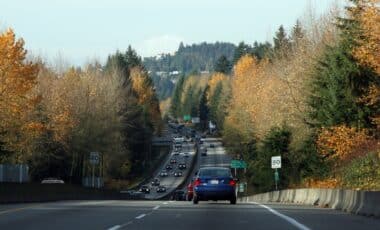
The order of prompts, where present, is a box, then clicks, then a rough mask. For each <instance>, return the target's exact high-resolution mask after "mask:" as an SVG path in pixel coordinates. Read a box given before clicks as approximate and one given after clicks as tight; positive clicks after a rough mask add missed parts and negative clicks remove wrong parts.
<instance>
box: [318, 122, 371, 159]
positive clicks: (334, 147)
mask: <svg viewBox="0 0 380 230" xmlns="http://www.w3.org/2000/svg"><path fill="white" fill-rule="evenodd" d="M371 141H372V139H371V137H370V136H369V135H368V134H367V130H365V129H363V130H357V129H356V128H352V127H348V126H346V125H339V126H334V127H330V128H322V130H321V132H320V133H319V135H318V138H317V145H318V148H319V152H320V153H321V154H322V155H323V156H324V157H326V158H328V159H332V160H338V161H337V162H340V161H343V162H344V161H347V160H350V159H352V158H354V157H357V156H358V154H360V153H361V154H363V153H364V154H365V153H367V152H368V151H365V150H368V147H369V145H370V143H371ZM357 150H359V151H357Z"/></svg>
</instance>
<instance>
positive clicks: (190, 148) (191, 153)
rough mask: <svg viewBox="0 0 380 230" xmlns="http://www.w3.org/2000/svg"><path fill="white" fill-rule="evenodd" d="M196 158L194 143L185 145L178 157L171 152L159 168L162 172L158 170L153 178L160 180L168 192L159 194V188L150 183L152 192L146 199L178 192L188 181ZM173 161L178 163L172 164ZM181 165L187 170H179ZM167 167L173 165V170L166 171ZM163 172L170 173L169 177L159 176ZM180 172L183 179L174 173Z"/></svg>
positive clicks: (158, 197)
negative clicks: (183, 183)
mask: <svg viewBox="0 0 380 230" xmlns="http://www.w3.org/2000/svg"><path fill="white" fill-rule="evenodd" d="M185 153H187V154H188V157H185ZM195 157H196V154H195V148H194V143H188V142H187V143H183V144H182V149H181V150H180V152H179V153H178V155H175V153H174V152H171V153H170V155H169V157H168V158H167V159H166V161H164V162H163V164H161V165H160V166H159V167H160V170H158V171H157V174H156V175H154V176H153V178H158V179H159V180H160V185H162V186H165V188H166V192H163V193H157V192H156V188H157V186H151V184H150V182H149V183H148V184H146V185H147V186H149V187H150V188H151V191H150V193H149V194H146V195H145V198H146V199H152V200H155V199H160V198H162V197H164V196H166V195H168V194H169V193H171V192H173V191H174V190H176V189H177V187H178V186H179V185H180V184H181V183H182V182H183V181H184V180H185V179H186V177H187V175H188V174H189V168H190V165H191V163H192V161H193V160H194V158H195ZM171 159H176V161H177V162H176V163H175V164H170V160H171ZM179 163H185V164H186V169H184V170H179V169H178V164H179ZM166 165H172V166H173V169H172V170H166V169H165V167H166ZM162 171H166V172H168V174H169V175H168V176H167V177H160V176H159V174H160V172H162ZM178 171H181V172H182V173H183V175H182V176H181V177H174V172H178ZM153 178H152V180H153Z"/></svg>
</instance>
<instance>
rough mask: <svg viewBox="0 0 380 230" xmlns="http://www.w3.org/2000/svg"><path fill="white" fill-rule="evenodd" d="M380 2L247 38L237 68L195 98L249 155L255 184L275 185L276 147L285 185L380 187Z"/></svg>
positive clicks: (202, 112)
mask: <svg viewBox="0 0 380 230" xmlns="http://www.w3.org/2000/svg"><path fill="white" fill-rule="evenodd" d="M376 4H378V0H371V1H367V0H355V1H351V3H350V5H349V6H348V7H347V8H346V9H345V12H344V13H339V12H335V11H332V12H331V13H330V14H326V15H325V16H323V17H321V18H315V17H314V16H312V15H310V16H309V17H305V18H304V19H303V20H299V21H297V22H296V23H295V25H294V27H293V28H291V29H290V32H289V33H287V31H286V30H285V29H284V28H283V27H282V26H281V27H280V28H279V29H278V31H277V32H276V34H275V36H274V39H273V44H274V45H273V46H272V45H270V44H267V43H264V44H261V47H262V48H260V49H258V48H257V47H258V45H257V46H256V49H254V47H252V46H247V45H245V44H244V43H241V44H240V45H239V47H241V49H240V50H241V52H237V53H236V55H235V58H236V60H237V61H236V63H235V64H234V66H233V68H232V69H231V73H230V74H228V72H225V71H223V72H225V73H215V74H213V75H212V76H210V78H209V80H208V83H207V85H206V86H204V87H203V92H202V93H201V96H200V97H199V98H196V99H197V100H195V101H194V104H195V105H198V111H197V112H198V113H197V114H198V116H200V117H201V120H202V121H203V124H205V123H206V122H207V121H209V120H211V121H213V122H214V123H216V124H217V128H218V131H219V133H220V135H222V137H223V139H224V142H225V144H226V145H227V147H228V150H229V152H230V153H231V154H234V155H235V154H236V155H242V156H243V158H244V160H246V161H247V162H248V165H249V167H248V170H247V177H248V181H249V184H250V185H251V186H252V187H254V189H255V190H254V191H255V192H260V191H268V190H272V189H274V176H273V170H272V169H271V166H270V158H271V156H276V155H281V156H282V168H281V170H280V188H288V187H304V186H309V187H345V188H361V189H380V187H379V185H380V167H379V166H380V152H379V151H380V144H379V134H380V133H379V131H380V122H379V121H380V71H379V69H380V68H379V66H380V64H379V60H380V59H379V53H380V52H379V51H380V36H379V34H380V23H379V22H380V13H379V8H378V5H376ZM339 15H344V16H339ZM258 50H260V52H258ZM239 53H240V54H239ZM221 69H223V68H221ZM180 86H181V85H177V87H180ZM175 92H177V90H175ZM178 96H180V99H181V100H182V102H184V99H183V97H185V98H186V94H185V95H183V94H181V95H178V94H174V95H173V102H174V104H172V111H171V112H172V113H173V115H176V116H178V115H182V114H183V111H184V109H183V108H181V109H180V110H177V108H178V105H177V103H176V102H177V101H178V99H176V98H178Z"/></svg>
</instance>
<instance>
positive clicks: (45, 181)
mask: <svg viewBox="0 0 380 230" xmlns="http://www.w3.org/2000/svg"><path fill="white" fill-rule="evenodd" d="M64 183H65V182H64V181H63V180H60V179H57V178H45V179H43V180H42V181H41V184H64Z"/></svg>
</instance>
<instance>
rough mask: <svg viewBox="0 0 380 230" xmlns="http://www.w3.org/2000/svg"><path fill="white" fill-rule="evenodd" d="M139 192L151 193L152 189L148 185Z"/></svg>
mask: <svg viewBox="0 0 380 230" xmlns="http://www.w3.org/2000/svg"><path fill="white" fill-rule="evenodd" d="M139 192H143V193H150V188H149V187H148V186H146V185H143V186H141V187H140V189H139Z"/></svg>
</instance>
